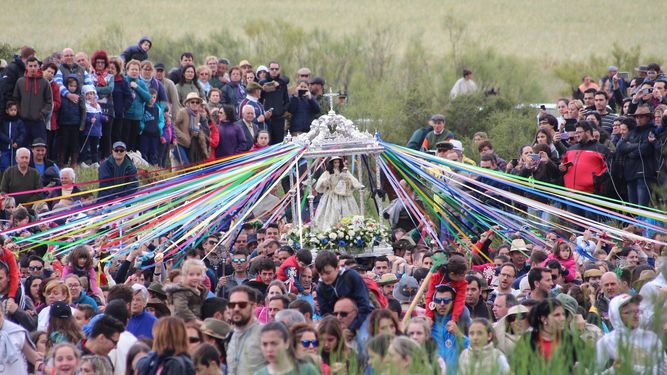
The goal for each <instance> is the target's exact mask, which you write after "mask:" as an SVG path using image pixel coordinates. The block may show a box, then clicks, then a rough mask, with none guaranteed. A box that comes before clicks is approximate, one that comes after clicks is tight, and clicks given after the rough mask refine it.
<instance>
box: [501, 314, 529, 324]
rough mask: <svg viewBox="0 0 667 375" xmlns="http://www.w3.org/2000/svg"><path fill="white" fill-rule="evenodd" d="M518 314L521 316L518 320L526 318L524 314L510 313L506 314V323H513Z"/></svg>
mask: <svg viewBox="0 0 667 375" xmlns="http://www.w3.org/2000/svg"><path fill="white" fill-rule="evenodd" d="M519 316H521V319H520V320H524V319H526V318H527V316H525V315H519V314H512V315H507V319H506V320H507V322H508V323H514V321H516V319H517V317H519Z"/></svg>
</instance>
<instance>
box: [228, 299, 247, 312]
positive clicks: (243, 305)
mask: <svg viewBox="0 0 667 375" xmlns="http://www.w3.org/2000/svg"><path fill="white" fill-rule="evenodd" d="M249 304H250V302H248V301H244V302H227V307H229V308H230V309H232V310H234V309H235V308H236V307H237V306H238V308H239V309H241V310H243V309H245V308H246V307H248V305H249Z"/></svg>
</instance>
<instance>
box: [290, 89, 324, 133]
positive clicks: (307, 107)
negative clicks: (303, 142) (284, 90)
mask: <svg viewBox="0 0 667 375" xmlns="http://www.w3.org/2000/svg"><path fill="white" fill-rule="evenodd" d="M287 112H289V113H291V114H292V120H291V122H290V128H289V130H290V131H291V132H308V131H309V130H310V123H311V122H313V120H314V119H315V116H317V114H318V113H320V105H319V104H317V100H316V99H315V97H311V98H310V99H308V97H306V96H292V97H291V98H290V100H289V107H288V109H287Z"/></svg>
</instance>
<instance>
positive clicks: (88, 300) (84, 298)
mask: <svg viewBox="0 0 667 375" xmlns="http://www.w3.org/2000/svg"><path fill="white" fill-rule="evenodd" d="M76 305H77V306H78V305H90V306H92V307H93V310H94V311H95V314H97V313H98V312H99V311H98V308H97V302H95V299H94V298H93V297H91V296H88V295H86V294H85V293H83V292H82V293H81V295H80V296H79V300H78V301H76Z"/></svg>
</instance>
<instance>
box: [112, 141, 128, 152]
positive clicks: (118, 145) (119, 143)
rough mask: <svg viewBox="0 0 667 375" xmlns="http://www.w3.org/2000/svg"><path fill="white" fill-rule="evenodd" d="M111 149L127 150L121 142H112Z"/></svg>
mask: <svg viewBox="0 0 667 375" xmlns="http://www.w3.org/2000/svg"><path fill="white" fill-rule="evenodd" d="M112 148H113V149H114V150H115V149H117V148H124V149H126V150H127V146H126V145H125V142H123V141H116V142H114V143H113V147H112Z"/></svg>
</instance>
